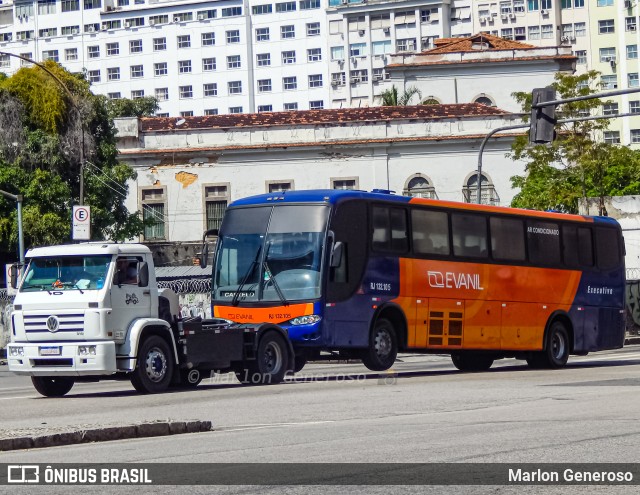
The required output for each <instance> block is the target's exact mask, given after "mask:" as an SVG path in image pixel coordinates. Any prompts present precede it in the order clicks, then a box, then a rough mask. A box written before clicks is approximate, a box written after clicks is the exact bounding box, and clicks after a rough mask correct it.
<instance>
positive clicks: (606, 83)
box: [600, 74, 618, 89]
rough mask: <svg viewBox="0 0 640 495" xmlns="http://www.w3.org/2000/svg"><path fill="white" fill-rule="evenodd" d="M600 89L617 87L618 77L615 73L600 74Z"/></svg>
mask: <svg viewBox="0 0 640 495" xmlns="http://www.w3.org/2000/svg"><path fill="white" fill-rule="evenodd" d="M600 80H601V86H602V89H617V88H618V77H617V76H616V75H615V74H610V75H606V76H605V75H603V76H600Z"/></svg>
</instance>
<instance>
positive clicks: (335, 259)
mask: <svg viewBox="0 0 640 495" xmlns="http://www.w3.org/2000/svg"><path fill="white" fill-rule="evenodd" d="M343 251H344V243H342V242H341V241H338V242H336V243H335V244H334V245H333V249H332V250H331V263H330V266H331V268H337V267H339V266H340V264H341V263H342V253H343Z"/></svg>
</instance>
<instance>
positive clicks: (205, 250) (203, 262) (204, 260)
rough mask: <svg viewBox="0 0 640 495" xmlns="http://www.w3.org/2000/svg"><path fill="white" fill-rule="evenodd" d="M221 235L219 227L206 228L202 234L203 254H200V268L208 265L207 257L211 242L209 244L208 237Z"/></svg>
mask: <svg viewBox="0 0 640 495" xmlns="http://www.w3.org/2000/svg"><path fill="white" fill-rule="evenodd" d="M219 235H220V230H219V229H209V230H205V232H204V234H203V235H202V254H201V255H200V268H206V267H207V258H208V257H209V244H207V237H210V236H216V237H218V236H219Z"/></svg>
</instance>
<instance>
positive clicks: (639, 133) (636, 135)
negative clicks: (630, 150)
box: [631, 129, 640, 144]
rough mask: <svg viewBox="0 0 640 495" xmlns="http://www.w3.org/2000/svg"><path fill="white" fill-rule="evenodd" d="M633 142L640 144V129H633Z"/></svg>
mask: <svg viewBox="0 0 640 495" xmlns="http://www.w3.org/2000/svg"><path fill="white" fill-rule="evenodd" d="M631 142H632V143H634V144H637V143H640V129H631Z"/></svg>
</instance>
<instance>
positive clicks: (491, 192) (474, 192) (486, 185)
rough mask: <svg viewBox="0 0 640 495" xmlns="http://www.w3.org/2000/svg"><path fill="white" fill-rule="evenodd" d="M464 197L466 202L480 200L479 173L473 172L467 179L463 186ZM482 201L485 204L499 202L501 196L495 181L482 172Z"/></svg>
mask: <svg viewBox="0 0 640 495" xmlns="http://www.w3.org/2000/svg"><path fill="white" fill-rule="evenodd" d="M462 198H463V201H464V202H465V203H476V202H477V201H478V174H477V173H475V172H474V173H472V174H471V175H470V176H469V177H468V178H467V180H466V182H465V185H464V186H463V188H462ZM480 203H481V204H483V205H493V204H499V203H500V198H499V197H498V193H497V192H496V189H495V187H494V186H493V182H492V181H491V180H490V179H489V178H487V176H486V175H485V174H482V176H481V180H480Z"/></svg>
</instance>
